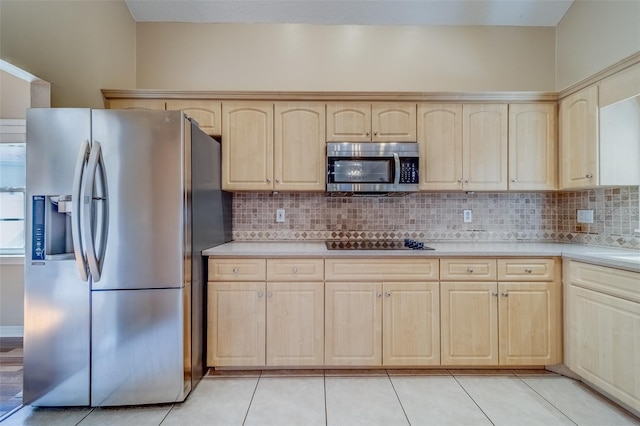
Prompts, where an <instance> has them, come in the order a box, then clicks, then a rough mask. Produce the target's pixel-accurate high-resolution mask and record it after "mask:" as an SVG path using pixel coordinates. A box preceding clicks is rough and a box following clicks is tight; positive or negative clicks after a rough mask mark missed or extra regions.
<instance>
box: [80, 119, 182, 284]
mask: <svg viewBox="0 0 640 426" xmlns="http://www.w3.org/2000/svg"><path fill="white" fill-rule="evenodd" d="M92 122H93V141H94V142H99V143H100V145H101V148H102V159H103V164H104V171H105V175H106V181H107V182H106V187H107V188H108V206H109V207H108V209H109V211H108V218H109V219H108V220H109V229H108V232H107V235H108V236H107V241H106V248H105V251H104V253H103V254H102V255H101V259H100V261H101V262H102V275H101V278H100V280H99V281H98V282H94V283H93V286H92V289H93V290H105V289H140V288H171V287H173V288H175V287H182V285H183V252H184V236H183V233H184V197H185V195H184V189H183V188H184V183H183V169H182V168H183V164H184V137H183V132H184V130H183V127H184V124H183V115H182V114H181V113H180V112H179V111H163V112H158V111H143V110H139V111H133V110H126V111H119V110H93V111H92ZM99 202H100V201H96V203H99ZM96 209H98V207H96ZM97 227H98V226H97V225H95V226H94V228H97ZM93 232H97V230H96V229H94V230H93Z"/></svg>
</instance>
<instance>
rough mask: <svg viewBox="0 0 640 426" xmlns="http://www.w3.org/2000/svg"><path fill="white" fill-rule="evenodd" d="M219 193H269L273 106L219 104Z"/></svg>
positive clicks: (243, 103)
mask: <svg viewBox="0 0 640 426" xmlns="http://www.w3.org/2000/svg"><path fill="white" fill-rule="evenodd" d="M222 116H223V119H222V125H223V127H222V135H223V136H222V189H224V190H227V191H250V190H254V191H271V190H273V103H271V102H224V103H223V104H222Z"/></svg>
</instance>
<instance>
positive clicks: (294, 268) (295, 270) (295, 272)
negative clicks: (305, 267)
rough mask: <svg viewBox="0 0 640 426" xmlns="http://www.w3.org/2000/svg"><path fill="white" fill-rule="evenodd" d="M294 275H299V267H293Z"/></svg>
mask: <svg viewBox="0 0 640 426" xmlns="http://www.w3.org/2000/svg"><path fill="white" fill-rule="evenodd" d="M293 273H294V274H297V273H298V267H297V266H294V267H293Z"/></svg>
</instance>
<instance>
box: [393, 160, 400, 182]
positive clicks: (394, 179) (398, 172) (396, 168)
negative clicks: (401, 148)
mask: <svg viewBox="0 0 640 426" xmlns="http://www.w3.org/2000/svg"><path fill="white" fill-rule="evenodd" d="M393 161H394V162H395V164H396V166H395V171H396V173H395V177H394V178H393V186H394V187H395V188H397V187H398V185H399V184H400V156H399V155H398V153H397V152H394V153H393Z"/></svg>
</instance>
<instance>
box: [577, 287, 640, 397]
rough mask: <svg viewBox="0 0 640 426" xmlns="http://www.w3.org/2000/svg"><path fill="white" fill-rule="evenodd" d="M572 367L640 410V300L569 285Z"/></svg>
mask: <svg viewBox="0 0 640 426" xmlns="http://www.w3.org/2000/svg"><path fill="white" fill-rule="evenodd" d="M567 323H568V324H567V326H568V327H569V333H568V335H569V341H568V342H567V345H568V346H569V345H570V346H571V352H570V353H571V355H570V357H571V360H570V365H571V369H572V370H573V371H575V372H576V373H578V374H579V375H580V376H582V377H583V378H584V379H585V380H587V381H588V382H590V383H592V384H594V385H596V386H597V387H599V388H600V389H602V390H604V391H605V392H607V393H609V394H610V395H612V396H613V397H615V398H617V399H619V400H620V401H622V402H624V403H625V404H628V405H629V406H631V407H633V408H635V409H636V410H640V363H639V362H638V360H640V303H636V302H631V301H628V300H624V299H620V298H617V297H612V296H609V295H606V294H603V293H599V292H596V291H592V290H589V289H586V288H581V287H577V286H574V285H569V303H568V315H567Z"/></svg>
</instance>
